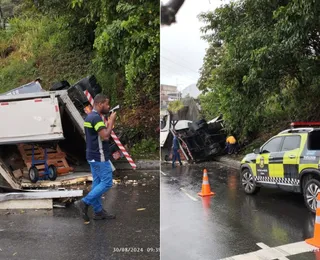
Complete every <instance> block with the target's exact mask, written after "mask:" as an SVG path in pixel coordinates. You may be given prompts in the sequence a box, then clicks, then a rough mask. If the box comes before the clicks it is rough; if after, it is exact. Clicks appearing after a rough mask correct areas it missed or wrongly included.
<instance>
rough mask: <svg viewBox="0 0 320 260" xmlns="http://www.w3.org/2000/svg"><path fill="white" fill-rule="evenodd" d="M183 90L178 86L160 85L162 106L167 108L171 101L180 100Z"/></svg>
mask: <svg viewBox="0 0 320 260" xmlns="http://www.w3.org/2000/svg"><path fill="white" fill-rule="evenodd" d="M180 99H181V92H179V91H178V88H177V86H171V85H163V84H161V85H160V100H161V108H167V107H168V103H169V102H170V101H175V100H180Z"/></svg>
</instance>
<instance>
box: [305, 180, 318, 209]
mask: <svg viewBox="0 0 320 260" xmlns="http://www.w3.org/2000/svg"><path fill="white" fill-rule="evenodd" d="M318 192H320V182H319V181H318V180H316V179H311V180H309V181H308V182H307V183H306V185H305V186H304V189H303V197H304V201H305V204H306V206H307V208H308V209H309V210H310V211H311V212H313V213H315V212H316V209H317V194H318Z"/></svg>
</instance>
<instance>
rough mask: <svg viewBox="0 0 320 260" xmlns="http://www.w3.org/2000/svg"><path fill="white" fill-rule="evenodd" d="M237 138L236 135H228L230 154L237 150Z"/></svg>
mask: <svg viewBox="0 0 320 260" xmlns="http://www.w3.org/2000/svg"><path fill="white" fill-rule="evenodd" d="M236 142H237V140H236V138H234V136H232V135H229V136H228V137H227V140H226V143H227V147H228V154H232V153H233V152H235V148H236Z"/></svg>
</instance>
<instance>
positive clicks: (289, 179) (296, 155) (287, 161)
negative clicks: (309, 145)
mask: <svg viewBox="0 0 320 260" xmlns="http://www.w3.org/2000/svg"><path fill="white" fill-rule="evenodd" d="M300 142H301V136H300V135H290V136H285V137H284V140H283V144H282V148H281V152H282V154H283V162H282V165H281V166H282V167H277V168H276V173H277V175H278V176H281V177H282V178H283V179H282V180H281V184H282V185H286V186H292V188H293V186H294V185H297V184H298V180H299V159H300Z"/></svg>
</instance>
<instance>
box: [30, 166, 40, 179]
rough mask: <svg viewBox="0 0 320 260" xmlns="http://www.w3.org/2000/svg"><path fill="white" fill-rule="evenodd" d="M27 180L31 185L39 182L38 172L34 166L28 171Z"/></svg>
mask: <svg viewBox="0 0 320 260" xmlns="http://www.w3.org/2000/svg"><path fill="white" fill-rule="evenodd" d="M29 179H30V181H31V182H32V183H36V182H37V181H38V180H39V170H38V169H37V167H36V166H32V167H31V168H30V169H29Z"/></svg>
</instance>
